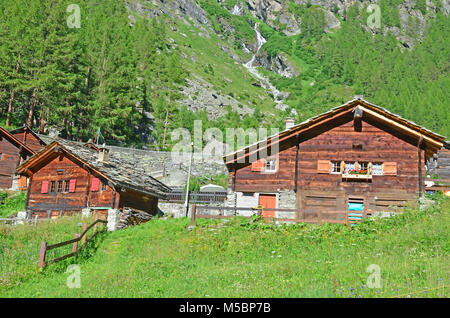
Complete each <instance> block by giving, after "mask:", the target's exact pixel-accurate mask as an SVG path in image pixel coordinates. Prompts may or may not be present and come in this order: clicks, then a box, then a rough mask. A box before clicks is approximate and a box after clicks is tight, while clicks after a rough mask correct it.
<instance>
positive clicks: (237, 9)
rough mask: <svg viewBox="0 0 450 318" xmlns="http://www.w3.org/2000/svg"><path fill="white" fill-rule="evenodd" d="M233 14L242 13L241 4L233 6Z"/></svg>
mask: <svg viewBox="0 0 450 318" xmlns="http://www.w3.org/2000/svg"><path fill="white" fill-rule="evenodd" d="M231 14H233V15H240V14H241V8H239V6H238V5H237V4H236V5H235V6H234V7H233V11H232V12H231Z"/></svg>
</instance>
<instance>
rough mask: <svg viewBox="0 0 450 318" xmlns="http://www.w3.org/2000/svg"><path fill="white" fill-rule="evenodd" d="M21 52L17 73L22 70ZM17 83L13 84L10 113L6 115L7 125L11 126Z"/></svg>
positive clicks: (18, 58)
mask: <svg viewBox="0 0 450 318" xmlns="http://www.w3.org/2000/svg"><path fill="white" fill-rule="evenodd" d="M20 57H21V55H20V53H19V56H18V57H17V64H16V75H17V74H18V73H19V70H20ZM15 86H16V85H15V84H13V87H12V89H11V99H10V100H9V105H8V115H7V117H6V127H9V126H10V125H11V115H12V111H13V104H14V99H15V97H16V90H15Z"/></svg>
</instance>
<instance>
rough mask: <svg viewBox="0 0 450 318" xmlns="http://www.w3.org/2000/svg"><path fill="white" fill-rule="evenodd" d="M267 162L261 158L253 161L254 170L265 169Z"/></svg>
mask: <svg viewBox="0 0 450 318" xmlns="http://www.w3.org/2000/svg"><path fill="white" fill-rule="evenodd" d="M265 164H266V160H265V159H259V160H257V161H255V162H253V163H252V171H258V172H261V171H264V165H265Z"/></svg>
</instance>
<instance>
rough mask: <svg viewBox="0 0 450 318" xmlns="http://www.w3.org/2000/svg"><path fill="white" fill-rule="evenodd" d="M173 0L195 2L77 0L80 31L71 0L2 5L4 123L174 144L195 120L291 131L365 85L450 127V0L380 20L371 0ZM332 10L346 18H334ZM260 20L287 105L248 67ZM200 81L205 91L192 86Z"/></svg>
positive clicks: (418, 116) (395, 4)
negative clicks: (291, 120)
mask: <svg viewBox="0 0 450 318" xmlns="http://www.w3.org/2000/svg"><path fill="white" fill-rule="evenodd" d="M158 3H159V5H158ZM173 3H175V5H181V6H182V5H186V6H187V5H190V6H189V7H186V8H185V9H186V10H185V13H184V11H183V10H178V11H177V10H175V9H174V10H172V11H171V9H170V8H171V6H167V5H164V4H163V3H160V2H159V1H157V0H156V1H145V0H142V1H141V0H133V1H126V2H125V1H123V0H111V1H107V2H105V1H99V0H82V1H78V2H77V4H78V5H79V7H80V18H81V20H80V28H69V27H68V26H67V20H68V17H69V16H70V14H74V11H70V10H69V11H67V10H68V5H70V4H72V3H71V2H70V1H68V0H56V1H49V0H31V1H25V0H14V1H8V2H5V1H3V2H2V3H0V123H1V124H2V125H8V126H11V127H17V126H21V125H23V124H26V123H28V124H30V125H31V126H33V128H34V129H36V130H39V131H41V132H44V131H47V130H48V128H49V127H55V128H57V129H58V130H59V131H61V135H62V136H63V137H65V138H69V139H77V140H78V139H83V140H87V139H88V138H93V137H95V136H96V133H97V130H98V128H100V129H101V134H102V136H101V138H100V142H103V141H105V142H108V143H110V144H114V143H115V144H118V143H121V144H124V145H133V146H137V147H140V146H143V145H146V146H147V147H151V148H158V149H170V147H171V144H172V143H171V141H170V138H169V139H167V138H166V139H165V138H164V136H165V134H168V133H170V132H171V131H173V130H174V129H176V128H180V127H182V128H187V129H188V130H192V129H193V122H194V120H196V119H200V120H202V121H203V128H204V129H207V128H210V127H217V128H219V129H221V130H222V131H225V129H226V128H232V127H242V128H244V129H245V128H249V127H255V128H256V127H259V126H265V127H278V128H282V127H283V122H284V119H285V118H286V117H287V116H289V115H292V114H294V115H293V116H294V117H295V120H296V121H297V122H301V121H303V120H305V119H307V118H310V117H311V116H314V115H317V114H318V113H320V112H323V111H326V110H328V109H329V108H331V107H335V106H338V105H340V104H341V103H344V102H346V101H348V100H349V99H351V98H352V97H353V96H354V95H355V94H360V95H363V96H364V98H365V99H367V100H369V101H371V102H373V103H375V104H378V105H380V106H383V107H386V108H388V109H389V110H390V111H392V112H394V113H398V114H399V115H401V116H403V117H405V118H407V119H409V120H412V121H414V122H417V123H418V124H421V125H423V126H425V127H427V128H429V129H431V130H433V131H436V132H437V133H440V134H443V135H446V136H450V124H449V123H450V111H449V106H448V104H449V95H448V87H449V84H450V80H449V63H450V62H449V61H450V50H449V44H448V41H447V40H446V39H447V34H449V31H450V30H449V28H450V24H449V17H448V12H447V8H446V7H444V6H443V5H442V3H441V1H440V0H433V1H432V4H433V5H432V6H431V5H430V4H425V3H424V1H417V2H416V3H415V4H413V7H411V8H409V7H408V8H409V9H408V10H409V11H408V12H413V13H414V14H413V15H411V16H408V18H407V20H406V22H405V20H404V19H405V13H404V11H405V10H404V6H406V5H408V6H409V5H411V4H410V2H407V1H402V0H383V1H380V3H379V4H380V8H381V25H380V28H379V29H377V30H372V31H370V30H368V29H367V25H366V24H367V22H366V20H367V18H368V16H369V13H368V12H367V6H368V4H369V2H368V1H361V2H357V4H355V5H354V6H351V7H345V8H342V7H339V6H338V5H337V4H338V1H333V0H330V1H325V2H324V6H325V7H322V6H318V5H312V4H311V2H309V1H288V0H282V1H278V2H277V3H278V5H279V6H280V7H279V8H278V9H277V10H276V11H270V12H269V11H267V12H266V15H264V14H261V13H260V12H255V10H253V11H252V10H250V7H251V6H250V3H249V2H248V1H245V0H239V1H237V0H226V1H221V2H220V3H219V2H218V1H216V0H189V1H182V2H180V1H178V0H174V1H173ZM268 3H269V4H271V5H272V7H270V8H273V7H274V6H275V5H276V4H275V2H274V1H268ZM299 3H303V4H299ZM333 3H334V4H335V5H334V6H333ZM339 4H340V3H339ZM236 5H242V10H241V12H240V14H239V15H234V14H232V13H231V11H232V10H233V8H234V6H236ZM188 9H189V10H188ZM400 9H402V10H403V11H400ZM161 10H166V11H163V13H161ZM192 10H194V12H191V11H192ZM266 10H269V9H266ZM270 10H272V9H270ZM180 12H181V13H180ZM189 14H191V15H189ZM408 14H410V13H408ZM195 15H198V16H201V17H203V15H204V16H205V19H206V21H203V19H200V18H199V19H197V20H196V19H195ZM272 15H274V18H273V20H270V19H269V18H268V17H269V16H272ZM192 16H194V17H192ZM263 16H267V18H263ZM285 17H290V19H294V20H296V21H301V22H298V23H299V25H298V27H299V28H300V29H301V32H300V33H298V32H291V33H289V32H287V30H290V29H291V28H292V26H289V25H288V24H285V22H283V21H284V20H283V18H285ZM420 17H422V18H420ZM330 18H333V19H334V21H335V23H338V24H339V26H338V27H333V28H330V29H327V26H326V25H327V23H328V22H327V21H328V19H330ZM199 21H200V22H199ZM255 24H257V25H258V30H260V31H261V34H262V35H263V36H264V38H265V39H266V40H267V43H265V44H264V46H263V47H262V48H261V51H260V52H259V53H258V56H257V62H255V66H256V65H258V63H259V67H258V70H259V73H260V74H261V75H264V76H266V77H267V78H268V79H270V82H271V84H273V85H274V86H275V87H276V88H277V89H278V90H279V91H281V92H283V95H284V97H286V98H285V99H283V103H284V104H286V105H287V108H286V109H285V110H280V109H277V108H276V107H275V106H276V103H275V101H274V96H273V92H272V91H271V89H268V88H267V87H264V85H262V84H261V82H260V80H259V79H257V78H255V77H254V76H253V75H252V74H250V72H249V71H248V70H247V69H246V68H245V67H244V66H243V64H245V63H246V62H248V61H249V60H250V59H251V57H252V56H253V55H254V53H255V52H256V46H257V45H256V44H257V43H256V42H257V41H256V33H255V30H254V28H255ZM387 30H388V31H387ZM397 33H398V34H397ZM399 39H403V40H402V41H400V40H399ZM405 39H406V40H405ZM277 59H278V60H280V59H282V60H283V61H284V62H285V63H286V65H287V66H289V67H290V68H291V69H292V72H293V73H295V74H291V75H292V76H291V77H286V76H282V75H280V74H278V73H277V72H276V70H274V69H273V67H272V68H271V69H268V68H265V67H264V66H263V65H261V63H260V62H261V61H266V62H267V63H269V62H268V61H274V60H277ZM189 81H197V82H199V83H200V82H202V83H203V82H204V83H205V85H206V86H207V88H205V87H194V88H192V91H191V92H190V93H188V95H189V96H186V95H185V94H183V89H184V87H186V86H189ZM202 85H203V84H202ZM202 92H204V93H205V94H203V93H202ZM202 94H203V95H207V97H209V98H210V99H211V100H212V102H211V103H212V104H211V105H209V106H208V105H206V104H207V103H206V102H205V101H204V100H202V99H199V98H201V97H202ZM211 96H215V97H214V98H216V99H217V100H218V101H215V100H214V98H212V97H211ZM217 96H220V97H221V98H227V99H229V100H231V101H230V102H229V103H225V104H224V103H221V102H220V101H219V100H220V99H219V98H218V97H217ZM203 97H204V96H203ZM187 98H188V99H190V100H191V102H192V103H195V101H198V102H197V104H198V108H200V109H194V108H192V107H191V105H189V103H186V102H185V99H187ZM214 103H216V104H214ZM233 103H234V104H233ZM231 104H233V105H231ZM292 110H294V112H292ZM214 114H215V116H213V115H214ZM295 114H296V115H295ZM164 140H166V142H165V143H164Z"/></svg>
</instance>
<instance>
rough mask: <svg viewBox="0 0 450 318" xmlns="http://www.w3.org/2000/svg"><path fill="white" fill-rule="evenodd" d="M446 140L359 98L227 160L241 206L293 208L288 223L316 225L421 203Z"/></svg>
mask: <svg viewBox="0 0 450 318" xmlns="http://www.w3.org/2000/svg"><path fill="white" fill-rule="evenodd" d="M444 141H445V137H444V136H440V135H438V134H436V133H433V132H431V131H429V130H427V129H425V128H423V127H420V126H419V125H417V124H414V123H412V122H410V121H408V120H405V119H403V118H401V117H399V116H397V115H395V114H392V113H390V112H389V111H387V110H386V109H384V108H381V107H379V106H377V105H374V104H371V103H369V102H367V101H365V100H364V99H362V98H360V97H356V98H355V99H353V100H351V101H349V102H347V103H346V104H344V105H342V106H339V107H336V108H333V109H331V110H330V111H328V112H326V113H324V114H321V115H319V116H316V117H313V118H311V119H309V120H307V121H305V122H303V123H301V124H298V125H293V124H290V125H289V127H287V128H286V130H284V131H282V132H281V133H279V134H277V135H274V136H271V137H268V138H267V139H265V140H262V141H260V142H258V143H256V144H254V145H250V146H248V147H246V148H244V149H240V150H238V151H236V152H234V153H232V154H230V155H227V156H224V161H225V164H226V166H227V168H228V170H229V176H230V178H229V184H230V188H231V189H232V190H234V195H235V198H234V204H235V205H236V206H237V207H255V206H258V205H260V206H263V207H265V208H269V209H271V208H272V209H274V208H275V209H280V208H281V209H292V210H294V211H295V212H293V213H294V214H295V215H290V216H289V218H295V219H302V218H308V219H311V218H314V217H315V216H316V215H317V214H318V213H322V212H327V211H328V212H330V214H332V213H331V212H332V211H343V213H347V212H349V211H365V212H368V213H370V212H374V211H392V210H395V209H392V208H394V207H402V206H404V205H405V203H406V202H407V201H410V200H415V199H416V198H418V196H419V194H420V193H421V192H424V175H425V162H426V160H427V158H430V157H431V156H433V155H434V154H435V153H436V152H438V151H439V150H440V149H441V148H442V147H443V144H444ZM275 145H276V146H278V150H275V151H274V150H272V149H274V148H275V147H272V146H275ZM252 157H253V158H252ZM263 216H265V217H280V216H279V215H277V214H276V213H275V212H274V211H267V212H265V213H263ZM282 217H286V215H284V216H282Z"/></svg>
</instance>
